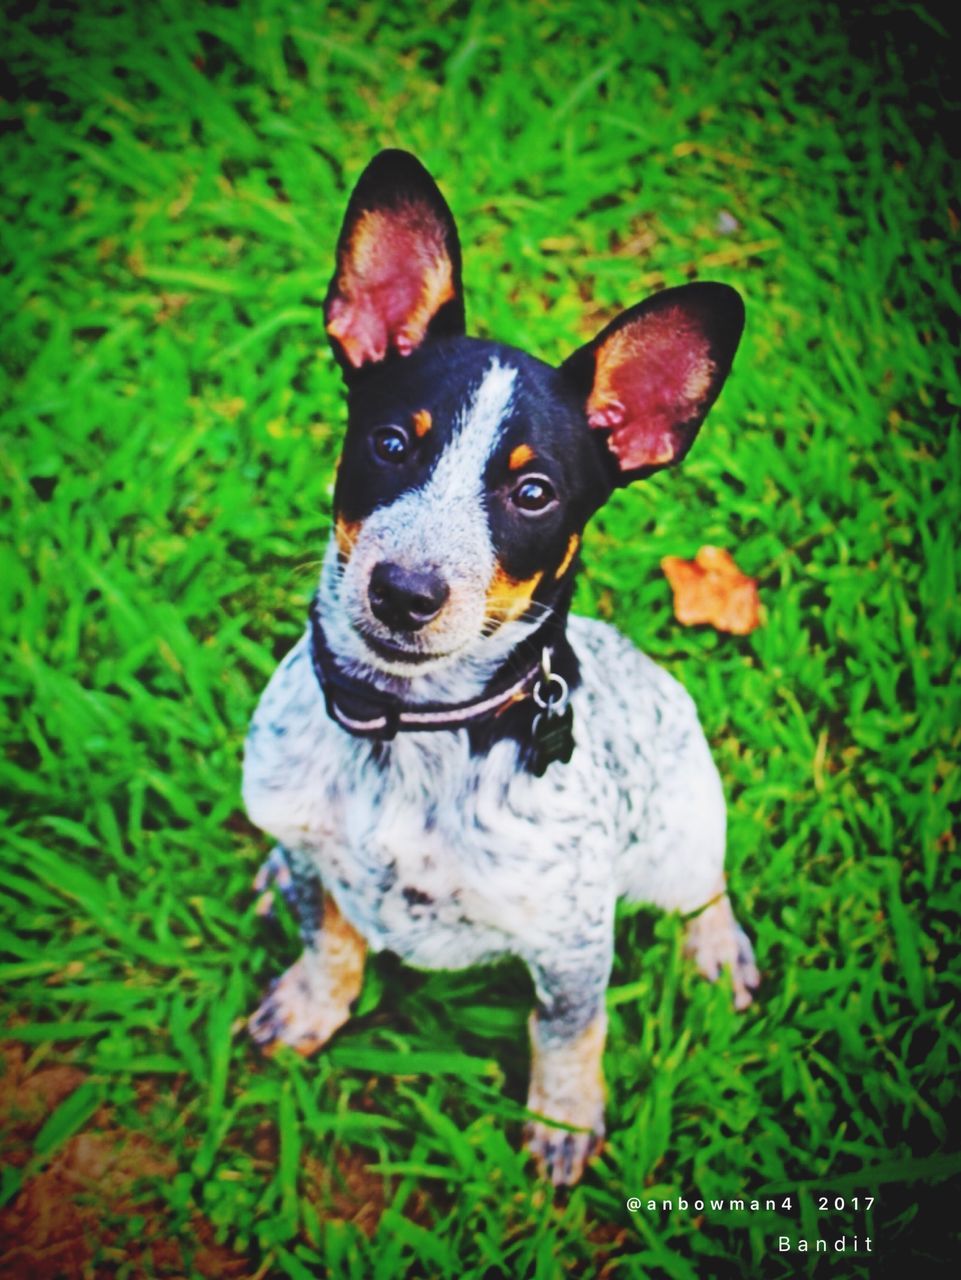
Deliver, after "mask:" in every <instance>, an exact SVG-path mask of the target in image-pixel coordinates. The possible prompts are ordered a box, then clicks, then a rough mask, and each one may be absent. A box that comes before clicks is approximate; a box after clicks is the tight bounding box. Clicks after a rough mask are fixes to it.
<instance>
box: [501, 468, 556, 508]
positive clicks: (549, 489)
mask: <svg viewBox="0 0 961 1280" xmlns="http://www.w3.org/2000/svg"><path fill="white" fill-rule="evenodd" d="M511 501H512V502H513V504H514V506H515V507H518V508H520V510H521V511H529V512H532V513H534V514H539V513H540V512H541V511H546V510H547V508H548V507H552V506H554V504H555V503H556V502H557V494H556V493H555V492H554V486H553V485H552V484H551V482H550V481H549V480H545V478H544V477H543V476H525V477H524V479H523V480H522V481H521V482H520V484H519V485H517V487H516V488H515V489H514V490H513V491H512V493H511Z"/></svg>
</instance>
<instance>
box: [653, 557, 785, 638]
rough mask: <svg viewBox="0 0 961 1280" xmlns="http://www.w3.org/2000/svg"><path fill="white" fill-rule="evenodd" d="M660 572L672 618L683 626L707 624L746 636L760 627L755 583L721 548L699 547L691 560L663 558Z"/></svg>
mask: <svg viewBox="0 0 961 1280" xmlns="http://www.w3.org/2000/svg"><path fill="white" fill-rule="evenodd" d="M661 568H662V569H663V570H664V576H665V577H666V578H667V580H668V582H669V583H670V584H671V589H672V591H673V592H674V616H675V617H676V618H677V620H678V622H681V623H683V624H684V626H686V627H694V626H697V624H698V623H701V622H707V623H710V625H711V626H712V627H716V628H717V630H718V631H729V632H731V634H732V635H736V636H746V635H747V634H748V632H750V631H753V630H754V628H755V627H759V626H760V625H761V618H760V614H759V612H758V603H759V602H758V595H757V580H756V579H755V578H749V577H747V576H746V574H743V573H742V572H741V570H740V569H739V568H738V567H737V565H736V564H735V563H734V561H733V560H732V559H731V557H730V556H729V555H728V553H727V552H726V551H724V550H723V549H722V548H721V547H701V549H700V551H699V552H698V553H697V555H696V556H695V557H694V559H693V560H681V559H680V557H678V556H665V557H664V559H663V560H662V561H661Z"/></svg>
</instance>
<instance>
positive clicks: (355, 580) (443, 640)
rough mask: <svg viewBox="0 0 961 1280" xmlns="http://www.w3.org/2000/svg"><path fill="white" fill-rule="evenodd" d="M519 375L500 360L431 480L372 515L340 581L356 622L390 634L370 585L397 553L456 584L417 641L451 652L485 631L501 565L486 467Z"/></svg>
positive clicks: (404, 562) (427, 649) (425, 649)
mask: <svg viewBox="0 0 961 1280" xmlns="http://www.w3.org/2000/svg"><path fill="white" fill-rule="evenodd" d="M516 378H517V370H516V369H513V368H511V367H510V366H508V365H504V364H501V363H500V361H499V360H496V359H494V360H492V361H491V363H490V365H489V366H488V368H487V371H486V373H485V374H484V376H483V378H482V380H481V382H480V383H479V385H478V386H477V387H476V388H475V389H474V391H473V393H472V394H471V395H470V397H469V398H468V400H467V401H466V403H465V404H464V407H463V408H462V409H461V411H460V413H459V414H458V417H457V421H456V422H455V424H454V431H453V434H452V436H451V439H450V440H449V441H448V443H447V445H446V447H445V448H444V451H443V453H442V454H441V456H440V457H439V458H438V460H437V464H436V465H435V467H434V470H433V471H432V472H431V474H430V476H429V477H428V479H427V480H426V482H425V483H424V484H423V485H422V486H421V487H420V488H418V489H413V490H410V491H408V492H406V493H404V494H402V495H401V496H400V497H399V498H397V499H396V501H394V502H392V503H390V504H389V505H388V506H385V507H378V508H377V509H376V510H375V511H373V512H372V513H371V514H370V515H369V516H368V517H367V518H366V519H365V520H364V522H363V524H362V526H361V529H360V532H359V534H358V537H357V541H356V543H355V545H354V547H353V549H352V551H351V554H350V559H349V561H348V563H347V565H346V568H345V569H344V573H343V578H342V581H341V584H340V606H341V607H342V608H343V609H344V610H345V612H346V614H347V616H348V618H349V620H350V622H351V623H352V624H353V626H354V627H360V629H361V630H364V631H367V632H369V633H372V634H374V635H384V634H385V628H384V627H383V624H381V623H380V622H378V621H377V619H376V618H374V616H373V614H372V613H371V611H370V604H369V600H368V587H369V583H370V575H371V573H372V571H373V569H374V566H375V565H376V564H378V563H380V562H381V561H389V562H390V563H392V564H398V565H401V566H402V567H403V568H405V569H410V570H415V571H424V570H431V571H433V572H436V573H438V574H440V576H441V577H442V578H443V579H444V581H445V582H446V583H447V585H448V587H449V588H450V596H449V598H448V600H447V602H446V603H445V605H444V607H443V609H442V610H441V611H440V614H439V615H438V616H437V618H436V619H435V620H434V621H433V622H431V623H430V624H429V625H428V626H427V627H425V628H423V630H421V631H419V632H417V633H416V634H415V635H413V636H411V637H410V638H409V639H408V641H407V643H409V644H410V645H411V647H415V646H416V648H417V649H418V651H419V652H421V653H423V654H430V653H436V654H438V655H444V654H449V653H454V652H457V651H459V650H461V649H463V648H464V647H465V646H467V645H468V644H469V643H470V642H471V641H472V640H473V639H475V638H477V637H479V635H480V633H481V630H482V628H483V625H484V617H485V607H486V591H487V586H488V583H489V582H490V579H491V575H492V573H493V571H494V549H493V547H492V546H491V538H490V529H489V527H488V520H487V510H486V505H485V498H484V471H485V469H486V466H487V461H488V459H489V458H490V456H491V453H492V452H493V450H494V449H495V447H496V445H497V442H498V440H499V439H500V436H501V432H502V430H503V426H504V421H505V419H506V417H507V415H508V414H509V412H510V409H511V403H512V399H513V394H514V383H515V381H516Z"/></svg>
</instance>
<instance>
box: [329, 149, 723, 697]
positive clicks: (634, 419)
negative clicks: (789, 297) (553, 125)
mask: <svg viewBox="0 0 961 1280" xmlns="http://www.w3.org/2000/svg"><path fill="white" fill-rule="evenodd" d="M325 314H326V321H327V332H328V334H329V336H330V340H331V344H332V346H333V350H334V354H335V355H336V357H337V360H338V362H339V363H340V366H341V368H342V370H343V374H344V378H345V381H346V384H347V388H348V427H347V435H346V439H345V442H344V449H343V456H342V458H341V461H340V467H339V470H338V475H337V483H336V489H335V494H334V507H335V519H336V525H335V531H336V536H335V539H334V543H333V544H332V548H331V552H330V555H329V557H328V561H327V566H326V569H325V575H324V581H323V588H322V591H323V597H324V614H325V618H327V619H330V618H331V617H332V615H334V614H336V615H337V616H338V617H339V618H340V619H341V620H342V621H343V623H344V624H345V625H342V626H340V627H339V628H338V646H339V648H340V649H342V650H346V651H345V652H344V653H343V656H344V657H346V658H349V659H352V660H355V661H357V662H361V663H364V664H366V665H368V666H370V667H373V668H374V669H376V670H380V671H382V672H384V673H385V674H388V675H392V676H401V677H409V676H414V675H416V674H418V673H420V672H428V671H436V670H438V669H439V668H441V667H442V666H444V665H446V664H449V663H452V662H455V661H456V662H461V663H462V662H464V661H465V660H469V661H471V662H474V663H478V664H480V665H481V667H483V666H484V665H487V664H492V665H496V664H497V663H499V662H500V661H503V659H504V657H505V656H506V654H507V653H509V652H510V650H511V649H512V648H513V646H514V645H515V644H516V643H517V640H518V639H519V638H520V637H521V636H522V635H524V634H526V633H528V632H529V631H531V630H532V629H533V628H534V627H536V626H537V625H538V623H539V622H540V620H542V619H543V618H544V617H546V616H547V615H548V614H549V613H550V611H552V610H565V609H566V606H567V602H568V601H569V598H570V587H571V580H572V575H573V572H574V565H575V561H576V556H577V549H578V545H579V542H580V536H581V531H582V529H583V527H584V525H585V523H586V521H587V520H588V518H589V517H590V516H591V514H592V513H593V512H594V511H596V510H597V508H598V507H600V506H601V505H602V503H604V502H605V501H606V499H607V498H608V496H609V495H610V493H611V491H612V490H613V488H614V487H616V486H617V485H620V484H624V483H626V482H628V481H630V480H635V479H640V478H642V477H644V476H647V475H650V474H651V473H652V472H654V471H657V470H659V469H660V468H662V467H666V466H669V465H671V464H672V463H675V462H678V461H679V460H680V459H681V458H683V456H684V455H685V454H686V453H687V451H688V449H689V448H690V447H691V444H692V443H693V440H694V437H695V435H696V434H697V430H698V428H699V427H700V424H701V422H702V421H703V419H704V417H705V415H706V413H707V411H708V409H709V408H710V407H711V405H712V404H713V402H714V400H715V398H716V397H717V395H718V392H719V391H720V389H721V386H722V384H723V382H724V379H725V378H726V376H727V373H728V371H729V369H730V367H731V361H732V358H733V356H734V351H735V349H736V347H737V343H738V340H739V338H740V334H741V329H742V327H743V318H744V313H743V307H742V304H741V300H740V298H739V296H738V295H737V293H735V291H734V290H733V289H730V288H728V287H727V286H726V285H720V284H701V283H698V284H689V285H684V286H682V287H681V288H677V289H668V290H665V291H664V292H662V293H658V294H655V295H654V296H653V297H651V298H648V299H647V300H646V301H644V302H642V303H640V304H639V305H638V306H635V307H632V308H631V309H630V310H628V311H625V312H624V313H623V314H622V315H620V316H618V317H617V319H616V320H614V321H613V322H612V323H611V324H610V325H608V326H607V328H606V329H604V330H603V331H602V332H601V333H600V334H599V335H598V336H597V337H596V338H595V339H594V340H593V341H592V342H590V343H588V344H587V345H586V346H584V347H581V348H580V349H579V350H578V351H575V352H574V354H573V355H572V356H570V358H569V359H568V360H567V361H565V363H564V364H562V365H561V366H560V368H558V369H555V368H552V367H551V366H550V365H547V364H544V363H543V362H542V361H540V360H537V359H535V358H534V357H532V356H529V355H527V354H525V353H524V352H523V351H519V350H517V349H516V348H512V347H508V346H504V345H502V344H500V343H495V342H487V341H482V340H479V339H475V338H467V337H465V336H464V303H463V293H462V288H461V260H460V247H459V244H458V239H457V231H456V228H455V226H454V221H453V218H452V216H451V213H450V210H449V209H448V207H447V205H446V203H445V201H444V199H443V197H442V196H441V194H440V192H439V191H438V189H437V187H436V185H435V184H434V182H433V180H432V179H431V177H430V175H429V174H428V173H427V171H426V170H425V169H424V168H423V166H422V165H421V164H420V163H419V162H418V161H417V160H415V159H414V157H413V156H411V155H408V154H406V153H405V152H401V151H384V152H381V154H380V155H378V156H377V157H375V159H374V160H373V161H372V162H371V163H370V165H369V166H368V167H367V169H366V170H365V172H364V174H363V175H362V177H361V179H360V181H359V182H358V184H357V187H356V189H355V190H354V193H353V195H352V196H351V199H350V203H349V205H348V208H347V214H346V217H345V220H344V226H343V229H342V232H341V236H340V240H339V243H338V247H337V265H336V271H335V273H334V277H333V280H332V281H331V285H330V290H329V292H328V294H327V299H326V304H325Z"/></svg>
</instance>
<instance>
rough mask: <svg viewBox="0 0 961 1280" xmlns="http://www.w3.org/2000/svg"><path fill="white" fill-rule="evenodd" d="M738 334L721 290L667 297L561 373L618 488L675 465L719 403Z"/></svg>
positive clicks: (623, 319) (635, 311) (645, 306)
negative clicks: (577, 399) (602, 448)
mask: <svg viewBox="0 0 961 1280" xmlns="http://www.w3.org/2000/svg"><path fill="white" fill-rule="evenodd" d="M743 328H744V304H743V303H742V302H741V298H740V295H739V294H738V293H737V292H735V290H734V289H731V288H729V287H728V286H727V285H725V284H702V283H696V284H686V285H682V286H681V287H680V288H678V289H665V290H664V291H663V292H662V293H656V294H654V295H653V297H650V298H647V299H646V300H645V301H644V302H642V303H640V304H639V305H638V306H636V307H631V308H630V310H628V311H625V312H623V314H621V315H619V316H618V317H617V319H616V320H614V321H613V322H612V323H611V324H609V325H608V326H607V328H606V329H604V330H602V331H601V333H599V334H598V335H597V337H596V338H595V339H594V341H593V342H589V343H588V344H587V345H586V346H584V347H581V348H580V349H579V350H578V351H575V352H574V354H573V355H572V356H570V357H569V359H568V360H566V361H565V363H564V364H563V365H562V366H561V370H562V372H563V373H564V374H565V375H567V377H568V378H569V379H570V380H571V381H572V382H573V383H574V385H575V387H576V388H577V391H578V394H579V395H580V396H581V397H583V401H584V406H585V411H586V413H587V421H588V423H589V425H590V426H591V427H593V428H596V429H597V430H598V432H603V433H604V435H603V437H601V438H602V439H603V443H604V445H605V451H606V454H607V457H608V460H609V461H611V460H612V461H613V463H614V466H615V475H616V477H617V480H618V482H619V483H621V484H626V483H627V482H628V481H630V480H639V479H641V478H643V477H644V476H647V475H650V474H651V472H653V471H658V470H660V468H661V467H667V466H670V465H671V464H672V463H674V462H680V460H681V459H682V458H683V457H684V455H685V454H686V453H687V451H688V449H690V447H691V445H692V444H693V443H694V437H695V436H696V435H697V431H698V428H699V427H700V425H701V423H702V422H703V421H704V418H705V417H706V415H707V411H708V409H710V407H711V405H712V404H713V403H714V401H715V400H716V399H717V396H718V393H719V392H720V390H721V387H722V385H723V384H724V379H725V378H726V377H727V375H728V373H729V371H730V368H731V361H732V360H733V359H734V352H735V351H736V350H737V344H738V341H739V340H740V337H741V331H742V329H743Z"/></svg>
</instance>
